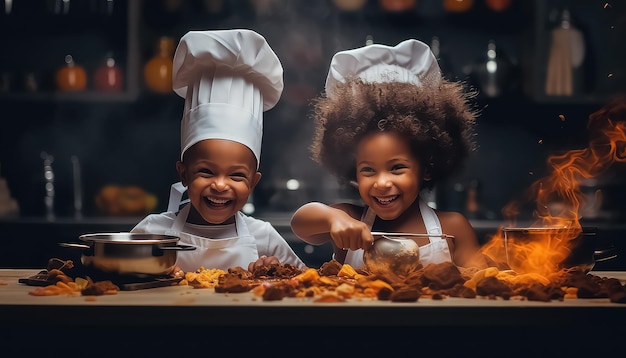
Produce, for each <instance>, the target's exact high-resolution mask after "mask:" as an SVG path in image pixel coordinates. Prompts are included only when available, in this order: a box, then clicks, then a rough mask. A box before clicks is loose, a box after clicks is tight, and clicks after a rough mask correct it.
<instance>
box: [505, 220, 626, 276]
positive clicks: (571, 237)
mask: <svg viewBox="0 0 626 358" xmlns="http://www.w3.org/2000/svg"><path fill="white" fill-rule="evenodd" d="M502 231H503V233H504V249H505V253H506V259H507V264H508V265H509V266H510V267H511V268H512V269H513V270H515V271H518V269H519V268H520V266H521V265H522V261H524V260H528V259H530V258H529V257H528V256H527V252H525V250H524V248H523V247H524V245H532V243H533V242H535V243H536V242H538V240H542V241H541V243H542V244H543V245H545V247H552V248H554V247H557V246H563V245H566V247H567V248H568V250H569V253H568V254H567V256H566V257H564V258H563V260H562V261H561V262H560V263H559V265H560V267H561V268H579V269H581V270H583V271H584V272H589V271H591V269H593V267H594V266H595V263H596V262H597V261H605V260H609V259H612V258H615V257H617V255H616V254H615V249H614V248H612V247H609V248H603V249H598V248H597V247H596V240H595V236H596V233H597V229H596V228H595V227H583V228H582V231H580V232H578V231H579V230H574V229H572V228H567V227H505V228H503V229H502ZM522 271H523V270H522Z"/></svg>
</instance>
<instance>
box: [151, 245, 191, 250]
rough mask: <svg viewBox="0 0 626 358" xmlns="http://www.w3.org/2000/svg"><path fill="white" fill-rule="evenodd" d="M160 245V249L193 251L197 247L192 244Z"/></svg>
mask: <svg viewBox="0 0 626 358" xmlns="http://www.w3.org/2000/svg"><path fill="white" fill-rule="evenodd" d="M158 246H159V249H160V250H174V251H193V250H195V249H196V247H195V246H191V245H176V246H163V245H158Z"/></svg>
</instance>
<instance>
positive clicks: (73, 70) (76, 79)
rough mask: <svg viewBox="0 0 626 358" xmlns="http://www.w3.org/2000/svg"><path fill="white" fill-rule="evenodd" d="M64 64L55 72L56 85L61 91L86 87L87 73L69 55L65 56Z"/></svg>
mask: <svg viewBox="0 0 626 358" xmlns="http://www.w3.org/2000/svg"><path fill="white" fill-rule="evenodd" d="M65 63H66V66H64V67H62V68H60V69H58V70H57V72H56V85H57V88H58V89H59V90H61V91H70V92H71V91H82V90H84V89H85V88H86V87H87V73H86V72H85V69H84V68H83V67H81V66H78V65H77V64H76V63H75V62H74V59H73V58H72V56H71V55H67V56H65Z"/></svg>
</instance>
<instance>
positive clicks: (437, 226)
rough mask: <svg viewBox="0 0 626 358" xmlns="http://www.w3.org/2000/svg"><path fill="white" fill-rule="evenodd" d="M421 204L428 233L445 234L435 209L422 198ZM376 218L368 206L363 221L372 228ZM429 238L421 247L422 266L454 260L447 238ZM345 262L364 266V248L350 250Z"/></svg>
mask: <svg viewBox="0 0 626 358" xmlns="http://www.w3.org/2000/svg"><path fill="white" fill-rule="evenodd" d="M419 206H420V212H421V214H422V219H423V220H424V225H425V226H426V231H427V233H429V234H431V235H441V234H443V232H442V230H441V223H440V222H439V218H438V217H437V214H436V213H435V210H433V209H432V208H431V207H430V206H428V204H426V202H424V201H423V200H422V199H421V198H420V199H419ZM375 219H376V214H375V213H374V211H373V210H369V207H366V208H365V211H364V212H363V215H362V216H361V221H363V222H364V223H366V224H367V225H368V226H369V228H370V230H371V229H372V226H373V225H374V220H375ZM428 239H429V241H430V243H428V244H426V245H424V246H420V247H419V250H420V263H421V264H422V266H424V267H426V266H428V265H429V264H432V263H441V262H452V255H451V254H450V247H448V242H447V241H446V239H444V238H443V237H441V236H430V237H429V238H428ZM344 263H345V264H349V265H350V266H352V267H355V268H362V267H363V266H364V264H363V249H358V250H348V252H347V254H346V260H345V262H344Z"/></svg>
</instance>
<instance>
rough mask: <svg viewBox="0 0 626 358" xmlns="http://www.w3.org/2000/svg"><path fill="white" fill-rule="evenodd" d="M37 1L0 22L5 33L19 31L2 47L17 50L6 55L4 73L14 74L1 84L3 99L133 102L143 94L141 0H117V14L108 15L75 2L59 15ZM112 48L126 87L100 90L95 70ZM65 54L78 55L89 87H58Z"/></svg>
mask: <svg viewBox="0 0 626 358" xmlns="http://www.w3.org/2000/svg"><path fill="white" fill-rule="evenodd" d="M49 3H52V2H49ZM90 3H93V2H90ZM34 5H35V4H34ZM36 5H39V6H33V8H32V9H31V10H32V11H31V12H27V11H26V10H27V9H25V8H23V7H17V8H15V9H14V11H13V12H12V13H11V14H8V15H7V14H3V16H2V21H0V31H2V32H3V33H11V34H13V35H12V36H3V37H2V38H0V45H1V46H2V48H4V49H6V50H7V51H10V52H11V53H12V56H5V57H3V58H1V59H0V66H1V67H0V73H2V74H7V75H8V76H6V77H4V76H3V81H7V83H3V85H2V86H1V87H0V88H1V91H2V93H0V101H32V102H52V101H55V102H130V101H133V100H135V99H136V98H137V96H138V94H139V90H140V85H139V80H140V78H139V75H138V74H139V64H140V60H139V46H138V44H139V36H138V33H139V24H140V22H139V21H138V19H139V18H140V15H139V6H140V4H139V1H131V0H117V1H115V7H114V11H113V13H111V14H108V15H104V14H94V13H93V12H91V11H93V10H92V9H89V8H88V7H87V2H85V3H76V4H75V2H71V5H70V12H69V13H68V14H65V15H60V14H54V13H52V12H51V11H50V9H46V7H45V6H41V5H42V4H41V3H37V4H36ZM110 52H112V53H113V55H114V56H115V58H116V60H117V65H118V66H119V67H121V68H122V71H123V72H122V73H123V77H124V89H123V90H122V91H121V92H116V93H106V92H98V91H96V90H94V89H93V87H92V86H93V77H94V73H95V71H96V69H97V68H98V67H100V66H101V65H103V61H104V58H105V57H106V56H107V54H108V53H110ZM65 55H72V56H73V57H74V59H75V60H76V63H77V64H78V65H79V66H82V67H83V68H84V69H85V72H86V75H87V88H86V89H85V90H83V91H78V92H67V93H64V92H57V91H56V89H55V84H54V75H55V73H56V71H57V70H58V69H60V68H62V66H64V65H65V64H64V62H63V59H64V57H65ZM29 74H31V75H33V76H35V78H36V80H37V86H38V88H37V89H36V90H35V91H29V90H27V89H26V88H25V87H26V85H25V84H24V82H26V76H28V75H29Z"/></svg>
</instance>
